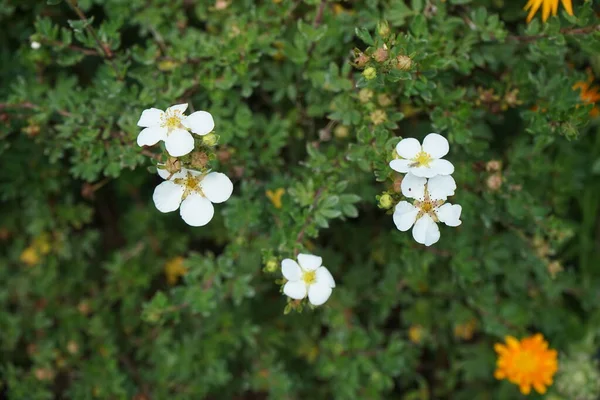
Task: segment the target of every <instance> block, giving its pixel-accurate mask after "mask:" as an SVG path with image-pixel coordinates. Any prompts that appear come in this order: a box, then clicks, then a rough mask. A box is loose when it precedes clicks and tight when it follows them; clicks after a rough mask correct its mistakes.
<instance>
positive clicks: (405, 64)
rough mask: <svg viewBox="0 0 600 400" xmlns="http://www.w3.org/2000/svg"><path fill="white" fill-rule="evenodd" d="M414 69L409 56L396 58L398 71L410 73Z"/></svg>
mask: <svg viewBox="0 0 600 400" xmlns="http://www.w3.org/2000/svg"><path fill="white" fill-rule="evenodd" d="M411 67H412V60H411V59H410V57H408V56H403V55H399V56H398V57H396V69H399V70H401V71H408V70H410V68H411Z"/></svg>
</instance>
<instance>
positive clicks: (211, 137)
mask: <svg viewBox="0 0 600 400" xmlns="http://www.w3.org/2000/svg"><path fill="white" fill-rule="evenodd" d="M218 141H219V138H218V137H217V135H215V134H214V133H209V134H208V135H204V136H202V143H204V144H205V145H207V146H214V145H215V144H217V142H218Z"/></svg>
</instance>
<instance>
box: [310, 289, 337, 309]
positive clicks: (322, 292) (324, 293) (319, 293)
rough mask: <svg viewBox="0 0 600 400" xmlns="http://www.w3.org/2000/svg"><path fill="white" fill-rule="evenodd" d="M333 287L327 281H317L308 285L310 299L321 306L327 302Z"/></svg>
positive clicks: (315, 304)
mask: <svg viewBox="0 0 600 400" xmlns="http://www.w3.org/2000/svg"><path fill="white" fill-rule="evenodd" d="M332 291H333V289H332V288H331V286H329V285H327V284H326V283H315V284H313V285H310V286H309V287H308V301H310V303H311V304H312V305H313V306H320V305H321V304H323V303H325V302H326V301H327V299H328V298H329V296H331V292H332Z"/></svg>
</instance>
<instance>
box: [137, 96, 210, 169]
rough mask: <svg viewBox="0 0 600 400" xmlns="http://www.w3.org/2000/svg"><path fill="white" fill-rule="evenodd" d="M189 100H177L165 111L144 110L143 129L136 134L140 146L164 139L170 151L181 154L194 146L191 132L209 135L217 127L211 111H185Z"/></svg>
mask: <svg viewBox="0 0 600 400" xmlns="http://www.w3.org/2000/svg"><path fill="white" fill-rule="evenodd" d="M187 107H188V105H187V104H177V105H174V106H172V107H169V108H167V110H166V111H162V110H159V109H158V108H149V109H147V110H144V112H142V116H141V117H140V120H139V121H138V123H137V124H138V126H141V127H143V128H146V129H143V130H142V131H141V132H140V134H139V135H138V138H137V144H138V146H153V145H155V144H156V143H158V142H159V141H161V140H164V142H165V147H166V148H167V152H168V153H169V154H170V155H171V156H173V157H181V156H184V155H186V154H188V153H189V152H191V151H192V150H194V138H193V137H192V135H191V134H190V133H189V132H188V129H190V130H191V131H192V132H194V133H196V134H198V135H206V134H208V133H210V132H211V131H212V130H213V129H214V127H215V121H214V120H213V117H212V115H210V113H208V112H206V111H196V112H195V113H193V114H190V115H188V116H185V115H183V113H184V112H185V110H187Z"/></svg>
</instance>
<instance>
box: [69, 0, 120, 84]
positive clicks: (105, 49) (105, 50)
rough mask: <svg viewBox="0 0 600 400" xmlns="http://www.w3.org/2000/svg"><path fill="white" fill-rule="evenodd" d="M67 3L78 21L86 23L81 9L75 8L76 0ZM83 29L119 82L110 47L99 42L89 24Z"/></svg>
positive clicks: (117, 70)
mask: <svg viewBox="0 0 600 400" xmlns="http://www.w3.org/2000/svg"><path fill="white" fill-rule="evenodd" d="M67 3H69V6H71V8H72V9H73V11H75V13H76V14H77V16H78V17H79V19H80V20H82V21H84V22H87V20H88V18H87V17H86V16H85V14H84V13H83V11H81V9H80V8H79V7H78V6H77V2H76V0H67ZM85 29H86V30H87V31H88V33H89V34H90V35H91V36H92V37H93V38H94V40H95V41H96V43H98V46H99V47H100V49H101V50H102V52H103V53H104V58H106V59H107V60H108V61H109V63H110V65H111V67H112V69H113V70H114V71H115V74H116V75H117V79H119V80H121V79H122V78H121V76H120V74H119V69H118V68H117V66H116V64H115V63H114V61H113V60H112V58H113V57H114V54H113V52H112V51H111V50H110V47H108V45H107V44H106V43H104V42H103V41H102V40H100V38H99V37H98V35H97V34H96V31H95V30H94V28H93V27H92V25H91V24H86V26H85Z"/></svg>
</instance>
